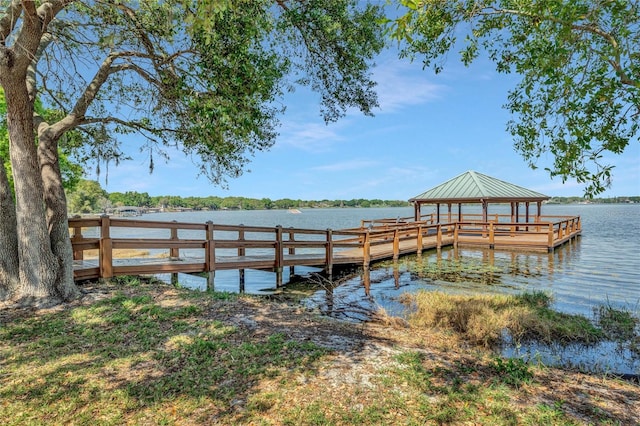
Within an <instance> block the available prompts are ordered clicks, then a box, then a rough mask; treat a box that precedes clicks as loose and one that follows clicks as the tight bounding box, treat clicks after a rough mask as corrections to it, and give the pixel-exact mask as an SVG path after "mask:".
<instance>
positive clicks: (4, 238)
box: [0, 158, 19, 300]
mask: <svg viewBox="0 0 640 426" xmlns="http://www.w3.org/2000/svg"><path fill="white" fill-rule="evenodd" d="M0 217H1V218H2V220H0V300H5V299H7V298H9V297H11V295H13V294H14V293H15V292H16V289H17V288H18V282H19V276H18V234H17V229H16V207H15V204H14V203H13V195H12V194H11V188H10V187H9V180H8V179H7V173H6V171H5V169H4V159H3V158H0Z"/></svg>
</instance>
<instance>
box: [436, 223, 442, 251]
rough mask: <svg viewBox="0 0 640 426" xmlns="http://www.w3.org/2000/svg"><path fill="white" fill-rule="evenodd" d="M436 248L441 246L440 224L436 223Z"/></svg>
mask: <svg viewBox="0 0 640 426" xmlns="http://www.w3.org/2000/svg"><path fill="white" fill-rule="evenodd" d="M436 248H437V249H440V248H442V225H440V224H438V233H437V236H436Z"/></svg>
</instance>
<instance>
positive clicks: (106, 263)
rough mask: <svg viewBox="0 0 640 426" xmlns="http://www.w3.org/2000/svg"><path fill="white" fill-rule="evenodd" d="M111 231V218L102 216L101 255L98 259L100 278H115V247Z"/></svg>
mask: <svg viewBox="0 0 640 426" xmlns="http://www.w3.org/2000/svg"><path fill="white" fill-rule="evenodd" d="M110 229H111V219H109V216H107V215H103V216H100V253H99V258H98V263H99V265H100V278H112V277H113V245H112V242H111V234H110Z"/></svg>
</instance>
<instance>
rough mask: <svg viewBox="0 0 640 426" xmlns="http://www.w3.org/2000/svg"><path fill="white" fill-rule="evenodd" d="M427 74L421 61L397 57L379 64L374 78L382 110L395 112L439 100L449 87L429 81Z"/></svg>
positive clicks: (383, 111)
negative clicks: (421, 65) (409, 60)
mask: <svg viewBox="0 0 640 426" xmlns="http://www.w3.org/2000/svg"><path fill="white" fill-rule="evenodd" d="M428 75H429V74H428V73H427V72H426V71H422V69H421V68H420V67H419V66H418V64H415V63H413V64H412V63H408V62H406V61H400V60H398V59H392V60H389V61H387V62H385V63H383V64H382V65H379V66H377V67H376V68H375V70H374V73H373V78H374V79H375V80H376V81H377V82H378V86H377V87H376V91H377V92H378V100H379V103H380V112H381V113H392V112H396V111H398V110H401V109H402V108H405V107H408V106H412V105H421V104H424V103H427V102H431V101H434V100H437V99H440V98H441V97H442V94H443V93H444V92H445V91H446V90H447V87H446V86H444V85H441V84H435V83H432V82H430V81H429V80H428Z"/></svg>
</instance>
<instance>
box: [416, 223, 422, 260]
mask: <svg viewBox="0 0 640 426" xmlns="http://www.w3.org/2000/svg"><path fill="white" fill-rule="evenodd" d="M422 244H423V243H422V225H418V235H416V245H417V246H418V247H417V251H416V253H417V254H418V256H420V255H422Z"/></svg>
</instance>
